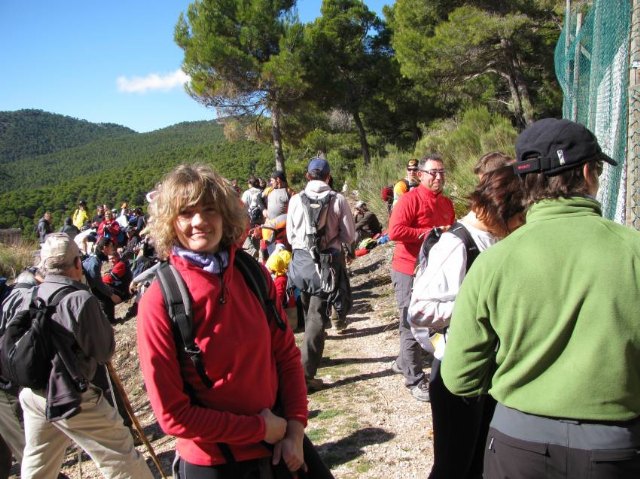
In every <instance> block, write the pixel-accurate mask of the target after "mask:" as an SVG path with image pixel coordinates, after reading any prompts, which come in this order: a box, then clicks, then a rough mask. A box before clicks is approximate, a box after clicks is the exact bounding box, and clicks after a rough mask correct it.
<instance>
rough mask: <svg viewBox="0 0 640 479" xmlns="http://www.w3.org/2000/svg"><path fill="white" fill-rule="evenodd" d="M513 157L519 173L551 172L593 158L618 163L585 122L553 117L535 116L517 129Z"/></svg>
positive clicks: (567, 168)
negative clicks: (521, 129) (522, 127)
mask: <svg viewBox="0 0 640 479" xmlns="http://www.w3.org/2000/svg"><path fill="white" fill-rule="evenodd" d="M516 157H517V161H516V163H515V164H514V165H513V168H514V170H515V172H516V173H517V174H518V175H526V174H527V173H538V172H542V173H544V174H545V175H546V176H554V175H557V174H559V173H562V172H564V171H567V170H570V169H571V168H575V167H576V166H579V165H582V164H584V163H586V162H587V161H592V160H596V161H597V160H601V161H606V162H607V163H609V164H610V165H613V166H616V165H617V164H618V162H617V161H615V160H614V159H613V158H611V157H610V156H608V155H606V154H605V153H603V152H602V149H601V148H600V145H599V144H598V139H597V138H596V136H595V135H594V134H593V133H591V131H589V130H588V129H587V128H586V127H585V126H583V125H581V124H580V123H575V122H573V121H571V120H566V119H560V120H558V119H556V118H545V119H543V120H538V121H536V122H535V123H533V124H532V125H531V126H529V127H528V128H527V129H525V130H524V131H523V132H522V133H520V135H519V136H518V139H517V140H516Z"/></svg>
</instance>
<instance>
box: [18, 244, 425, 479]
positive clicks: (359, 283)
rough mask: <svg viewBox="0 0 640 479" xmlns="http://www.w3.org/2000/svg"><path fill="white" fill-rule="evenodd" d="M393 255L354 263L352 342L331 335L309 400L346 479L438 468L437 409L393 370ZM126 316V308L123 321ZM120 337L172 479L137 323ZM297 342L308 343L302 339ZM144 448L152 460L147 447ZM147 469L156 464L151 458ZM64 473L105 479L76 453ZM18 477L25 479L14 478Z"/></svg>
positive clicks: (169, 447) (119, 360)
mask: <svg viewBox="0 0 640 479" xmlns="http://www.w3.org/2000/svg"><path fill="white" fill-rule="evenodd" d="M392 251H393V246H392V245H390V244H386V245H382V246H379V247H377V248H375V249H373V250H372V251H371V252H370V253H369V254H368V255H365V256H363V257H360V258H357V259H356V260H355V261H354V262H353V263H352V265H351V270H352V272H353V276H352V278H351V280H352V287H353V295H354V308H353V311H352V313H351V315H350V316H349V319H350V325H349V329H348V332H347V333H346V334H344V335H337V334H336V332H335V331H334V330H331V329H330V330H328V338H327V341H326V345H325V354H324V359H323V362H322V364H321V367H320V370H319V371H318V376H319V377H321V378H322V379H323V380H324V382H325V383H326V386H327V387H326V388H325V389H324V390H322V391H318V392H316V393H313V394H311V395H310V396H309V411H310V417H309V426H308V427H307V433H308V435H309V437H310V438H311V440H312V441H313V442H314V443H315V444H316V446H317V447H318V450H319V452H320V454H321V456H322V457H323V458H324V460H325V462H326V463H327V464H328V465H329V467H330V468H331V470H332V472H333V473H334V475H335V477H336V478H339V479H355V478H380V479H383V478H384V479H388V478H403V479H404V478H423V477H427V475H428V473H429V470H430V468H431V464H432V461H433V450H432V444H431V411H430V408H429V404H428V403H421V402H419V401H416V400H415V399H413V397H412V396H411V394H410V393H409V391H408V390H407V389H406V388H405V387H404V383H403V379H402V376H400V375H396V374H393V373H392V372H391V370H390V369H389V365H390V363H391V361H392V360H393V359H394V358H395V355H396V353H397V348H398V332H397V321H398V319H397V312H396V306H395V298H394V294H393V287H392V285H391V279H390V275H389V263H390V260H391V254H392ZM125 310H126V307H125V306H123V307H120V308H119V310H118V312H117V314H118V316H122V315H124V311H125ZM116 335H117V354H116V358H115V359H114V361H113V364H114V366H115V368H116V370H117V371H118V374H119V376H120V378H121V380H122V382H123V383H124V385H125V388H126V390H127V393H128V396H129V399H130V401H131V403H132V404H133V407H134V409H135V410H136V414H137V416H138V419H139V420H140V422H141V424H142V425H143V427H144V429H145V433H146V434H147V436H148V437H150V438H151V440H152V445H153V447H154V449H155V451H156V454H157V455H158V456H159V458H160V460H161V463H162V464H163V469H164V471H165V473H166V474H167V476H169V477H170V469H171V468H170V465H171V461H172V459H173V447H174V439H173V438H172V437H169V436H165V435H164V434H163V433H162V431H161V430H160V429H159V427H158V425H157V423H156V420H155V417H154V415H153V412H152V411H151V408H150V406H149V402H148V400H147V396H146V393H145V389H144V383H143V381H142V375H141V373H140V369H139V366H138V357H137V352H136V342H135V319H131V320H129V321H127V322H125V323H124V324H119V325H117V326H116ZM296 338H297V340H298V341H302V333H298V334H296ZM138 449H139V450H140V451H141V452H143V453H144V454H145V457H148V454H147V452H146V450H145V448H144V447H143V446H139V447H138ZM147 462H148V463H149V464H151V460H150V459H148V461H147ZM150 467H151V468H152V470H153V471H154V474H155V475H156V477H161V476H160V475H159V474H158V473H157V471H156V469H155V467H154V466H153V465H151V466H150ZM14 469H15V468H14ZM62 472H64V473H65V474H66V475H67V476H69V477H70V478H74V479H79V478H82V479H89V478H99V477H102V476H101V475H100V473H99V472H98V471H97V469H96V468H95V466H94V465H93V462H92V461H91V460H90V459H89V458H88V457H87V456H86V455H83V460H82V462H81V463H78V460H77V453H71V451H70V452H69V454H68V455H67V458H66V461H65V464H64V467H63V470H62ZM11 477H19V476H18V475H15V471H14V475H13V476H11Z"/></svg>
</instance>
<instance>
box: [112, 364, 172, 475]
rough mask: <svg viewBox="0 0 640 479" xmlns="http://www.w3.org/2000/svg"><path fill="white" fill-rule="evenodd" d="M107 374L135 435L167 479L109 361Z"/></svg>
mask: <svg viewBox="0 0 640 479" xmlns="http://www.w3.org/2000/svg"><path fill="white" fill-rule="evenodd" d="M107 372H108V373H109V374H108V377H110V378H111V379H113V383H114V386H115V387H116V388H117V389H118V392H119V393H120V396H121V397H122V402H123V404H124V408H125V409H126V410H127V414H128V415H129V418H130V419H131V422H132V423H133V426H134V427H135V429H136V433H137V434H138V436H139V437H140V439H141V440H142V442H143V443H144V445H145V447H146V448H147V451H149V455H150V456H151V460H152V461H153V463H154V464H155V465H156V467H157V468H158V471H160V474H162V479H167V476H166V475H165V474H164V471H163V470H162V466H161V465H160V461H159V460H158V456H156V453H155V452H154V450H153V447H152V446H151V443H150V442H149V439H147V436H146V435H145V434H144V432H143V431H142V426H140V422H139V421H138V418H137V417H136V414H135V413H134V412H133V408H132V407H131V403H130V402H129V397H128V396H127V393H126V391H125V390H124V387H123V386H122V382H121V381H120V377H118V374H117V373H116V370H115V369H113V365H112V364H111V361H109V362H107Z"/></svg>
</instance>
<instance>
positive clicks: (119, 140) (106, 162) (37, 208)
mask: <svg viewBox="0 0 640 479" xmlns="http://www.w3.org/2000/svg"><path fill="white" fill-rule="evenodd" d="M15 113H16V115H13V118H14V119H15V118H16V117H19V120H16V123H19V124H22V125H23V126H24V130H25V132H32V131H34V130H35V129H36V127H34V128H31V127H30V126H28V124H29V118H33V119H34V121H35V122H36V123H38V124H42V123H49V124H50V128H51V131H55V130H56V129H58V128H60V129H63V128H64V127H63V126H60V125H58V124H57V123H56V122H57V121H60V122H61V123H62V125H65V124H68V120H70V119H69V118H68V117H63V116H61V115H54V114H50V113H44V112H40V114H38V115H31V113H32V111H30V110H23V111H22V112H15ZM20 113H21V114H22V115H20ZM0 115H3V116H2V118H5V119H6V118H9V117H11V115H4V114H2V113H0ZM43 115H44V116H45V117H46V116H48V115H49V118H48V121H44V122H43V121H42V116H43ZM73 121H78V122H79V123H82V124H86V125H88V126H87V130H89V131H95V129H94V127H95V126H98V127H100V125H94V124H91V123H89V122H80V121H79V120H73ZM25 125H26V126H25ZM76 126H78V125H76ZM109 129H110V131H111V132H112V133H113V134H105V135H97V136H96V137H95V138H93V139H92V140H87V141H84V142H77V143H76V144H74V145H73V146H70V147H68V148H59V149H57V150H51V151H49V152H47V153H46V154H37V155H33V154H32V155H24V156H22V157H20V158H14V159H13V160H12V161H10V162H4V164H0V204H2V209H1V210H0V228H9V227H17V228H22V229H23V230H24V231H25V234H27V235H30V234H31V232H32V231H33V226H34V224H35V223H36V222H37V220H38V219H39V218H40V216H41V215H42V214H43V213H44V211H46V210H49V211H51V212H52V214H53V221H54V226H55V227H56V228H59V227H60V226H61V225H62V222H63V219H64V217H65V216H69V215H71V214H72V212H73V210H74V208H75V205H76V203H77V201H78V199H80V198H82V199H84V200H86V201H87V202H88V205H89V208H91V209H93V207H94V206H95V205H96V204H97V203H107V204H110V205H113V206H119V204H120V202H121V201H123V200H125V199H126V200H128V201H129V203H130V204H132V205H135V206H144V196H145V194H146V193H147V192H148V191H150V190H151V189H152V188H153V186H154V185H155V184H156V183H157V182H158V181H159V180H160V179H161V178H162V176H163V175H164V174H165V173H166V172H168V171H169V170H170V169H171V168H172V167H174V166H176V165H178V164H180V163H194V162H201V163H208V164H211V165H213V166H214V167H215V168H216V170H217V171H219V172H220V173H221V174H223V175H224V176H226V177H227V178H238V180H239V183H240V185H243V184H244V180H245V179H246V178H247V177H248V176H249V175H250V174H252V173H257V174H260V175H266V174H268V172H270V171H271V170H272V169H273V153H272V151H271V149H270V148H269V147H268V146H267V145H263V144H258V143H254V142H249V141H238V142H234V143H230V142H228V141H227V140H226V139H225V138H224V134H223V127H222V126H221V125H219V124H217V123H216V122H215V121H202V122H188V123H181V124H178V125H174V126H171V127H168V128H164V129H162V130H157V131H154V132H150V133H135V132H132V131H131V130H128V129H126V128H123V127H119V126H117V125H110V126H109ZM9 130H11V131H12V133H11V138H12V140H11V142H13V143H11V142H10V141H9V140H8V139H7V138H8V137H6V136H5V135H4V133H0V143H1V144H4V145H11V144H14V143H15V145H22V146H21V147H20V148H19V149H20V150H21V151H23V152H24V151H35V150H36V147H35V146H31V145H30V141H29V137H28V136H26V137H24V138H23V137H21V136H20V135H19V134H18V133H19V129H17V128H16V127H15V126H14V125H12V126H8V127H7V128H6V129H5V130H4V131H9ZM118 130H120V131H121V132H122V134H119V135H118V134H115V133H114V132H116V131H118ZM25 134H26V133H25ZM83 135H84V134H83V133H79V136H83ZM88 135H89V134H88V133H87V136H88ZM85 137H86V136H85ZM52 143H55V144H58V145H59V144H60V143H59V142H55V141H54V142H52ZM8 149H11V148H8ZM14 150H16V151H17V148H15V149H14Z"/></svg>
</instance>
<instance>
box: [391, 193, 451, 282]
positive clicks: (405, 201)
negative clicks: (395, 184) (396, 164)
mask: <svg viewBox="0 0 640 479" xmlns="http://www.w3.org/2000/svg"><path fill="white" fill-rule="evenodd" d="M455 218H456V215H455V213H454V211H453V203H452V202H451V200H450V199H449V198H447V197H446V196H444V195H443V194H436V193H434V192H433V191H431V190H430V189H428V188H427V187H425V186H422V185H421V186H418V187H417V188H414V189H412V190H411V191H409V192H408V193H405V194H404V195H402V196H401V197H400V199H399V200H398V203H396V205H395V206H394V207H393V211H392V212H391V218H389V239H391V240H393V241H395V242H396V246H395V250H394V252H393V260H392V261H391V267H392V268H393V269H394V270H396V271H399V272H400V273H404V274H408V275H413V272H414V270H415V266H416V259H417V258H418V254H419V253H420V247H421V246H422V241H423V240H424V239H425V238H426V236H427V235H428V234H429V232H430V231H431V229H432V228H433V227H434V226H449V225H451V224H453V222H454V221H455Z"/></svg>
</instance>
